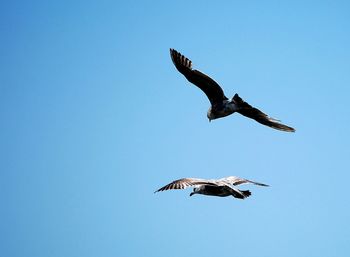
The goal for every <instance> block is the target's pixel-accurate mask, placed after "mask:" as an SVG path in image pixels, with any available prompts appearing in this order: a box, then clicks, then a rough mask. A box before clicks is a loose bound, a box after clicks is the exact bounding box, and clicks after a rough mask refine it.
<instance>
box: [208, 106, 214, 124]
mask: <svg viewBox="0 0 350 257" xmlns="http://www.w3.org/2000/svg"><path fill="white" fill-rule="evenodd" d="M207 117H208V120H209V122H211V120H214V119H215V115H214V114H213V113H212V111H211V107H210V108H209V110H208V112H207Z"/></svg>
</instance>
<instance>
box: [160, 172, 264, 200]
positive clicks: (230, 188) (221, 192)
mask: <svg viewBox="0 0 350 257" xmlns="http://www.w3.org/2000/svg"><path fill="white" fill-rule="evenodd" d="M241 184H254V185H258V186H265V187H267V186H268V185H266V184H262V183H258V182H254V181H251V180H248V179H244V178H238V177H235V176H229V177H226V178H221V179H201V178H182V179H178V180H175V181H173V182H171V183H170V184H168V185H166V186H164V187H162V188H160V189H158V190H157V191H155V192H154V193H157V192H160V191H165V190H171V189H185V188H188V187H193V192H192V193H191V194H190V196H192V195H194V194H202V195H212V196H220V197H225V196H230V195H231V196H233V197H234V198H238V199H245V198H247V197H249V196H250V195H251V193H250V191H249V190H239V189H237V188H235V187H234V186H238V185H241Z"/></svg>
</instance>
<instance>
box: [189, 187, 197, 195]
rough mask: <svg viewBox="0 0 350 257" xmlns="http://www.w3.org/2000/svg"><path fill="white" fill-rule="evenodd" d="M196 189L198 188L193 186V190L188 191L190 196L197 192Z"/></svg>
mask: <svg viewBox="0 0 350 257" xmlns="http://www.w3.org/2000/svg"><path fill="white" fill-rule="evenodd" d="M197 191H198V188H196V187H195V188H193V192H191V193H190V196H192V195H194V194H198V193H197Z"/></svg>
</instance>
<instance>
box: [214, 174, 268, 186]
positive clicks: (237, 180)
mask: <svg viewBox="0 0 350 257" xmlns="http://www.w3.org/2000/svg"><path fill="white" fill-rule="evenodd" d="M219 181H222V182H225V183H228V184H230V185H234V186H238V185H241V184H254V185H257V186H264V187H268V186H269V185H266V184H263V183H259V182H255V181H251V180H248V179H244V178H239V177H235V176H230V177H226V178H222V179H219Z"/></svg>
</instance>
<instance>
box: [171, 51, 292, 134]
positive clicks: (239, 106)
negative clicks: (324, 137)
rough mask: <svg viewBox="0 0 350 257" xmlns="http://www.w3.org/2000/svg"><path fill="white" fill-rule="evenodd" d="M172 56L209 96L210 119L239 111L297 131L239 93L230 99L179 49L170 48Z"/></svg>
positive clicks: (180, 67) (178, 65)
mask: <svg viewBox="0 0 350 257" xmlns="http://www.w3.org/2000/svg"><path fill="white" fill-rule="evenodd" d="M170 56H171V59H172V61H173V63H174V65H175V67H176V69H177V70H178V71H179V72H180V73H181V74H182V75H184V76H185V77H186V79H187V80H188V81H189V82H191V83H193V84H194V85H196V86H197V87H199V88H200V89H201V90H202V91H203V92H204V93H205V94H206V95H207V97H208V98H209V101H210V103H211V107H210V108H209V110H208V112H207V117H208V119H209V121H211V120H215V119H218V118H222V117H226V116H228V115H230V114H233V113H235V112H238V113H240V114H242V115H243V116H246V117H248V118H251V119H254V120H256V121H257V122H259V123H261V124H263V125H266V126H268V127H271V128H274V129H278V130H282V131H286V132H295V129H294V128H292V127H289V126H287V125H284V124H282V123H281V122H280V121H279V120H276V119H274V118H271V117H269V116H268V115H267V114H265V113H263V112H262V111H260V110H259V109H257V108H255V107H253V106H251V105H250V104H248V103H247V102H245V101H244V100H243V99H242V98H241V97H239V95H238V94H235V95H234V96H233V97H232V99H228V98H227V97H226V96H225V94H224V91H223V90H222V88H221V87H220V86H219V84H218V83H216V82H215V81H214V80H213V79H212V78H210V77H209V76H207V75H205V74H204V73H202V72H200V71H198V70H194V69H192V61H191V60H189V59H188V58H187V57H185V56H184V55H182V54H181V53H179V52H178V51H176V50H174V49H171V48H170Z"/></svg>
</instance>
